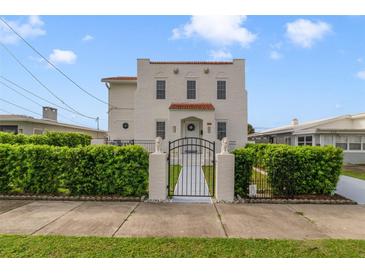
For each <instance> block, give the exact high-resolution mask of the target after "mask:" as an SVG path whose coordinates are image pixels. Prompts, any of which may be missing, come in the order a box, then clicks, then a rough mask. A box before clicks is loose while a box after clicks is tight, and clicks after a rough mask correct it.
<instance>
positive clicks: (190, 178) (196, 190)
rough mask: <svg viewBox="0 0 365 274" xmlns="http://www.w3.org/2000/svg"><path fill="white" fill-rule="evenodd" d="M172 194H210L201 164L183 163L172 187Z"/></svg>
mask: <svg viewBox="0 0 365 274" xmlns="http://www.w3.org/2000/svg"><path fill="white" fill-rule="evenodd" d="M174 195H175V196H179V195H183V196H212V193H209V188H208V184H207V181H206V179H205V176H204V172H203V169H202V167H201V165H189V164H188V165H184V166H183V167H182V169H181V171H180V174H179V179H178V181H177V184H176V186H175V189H174Z"/></svg>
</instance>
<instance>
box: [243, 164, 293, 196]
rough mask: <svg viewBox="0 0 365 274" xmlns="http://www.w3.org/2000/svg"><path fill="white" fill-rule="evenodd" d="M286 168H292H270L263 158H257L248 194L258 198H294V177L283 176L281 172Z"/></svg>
mask: <svg viewBox="0 0 365 274" xmlns="http://www.w3.org/2000/svg"><path fill="white" fill-rule="evenodd" d="M284 168H286V169H288V168H289V169H290V167H282V168H281V169H273V168H268V167H266V166H265V163H264V161H263V160H262V159H255V160H254V163H253V166H252V173H251V177H250V183H249V188H248V196H249V197H250V198H258V199H266V198H268V199H271V198H283V199H289V198H293V197H294V195H295V185H294V183H293V179H292V178H284V176H282V174H281V172H282V169H284ZM293 172H294V171H293Z"/></svg>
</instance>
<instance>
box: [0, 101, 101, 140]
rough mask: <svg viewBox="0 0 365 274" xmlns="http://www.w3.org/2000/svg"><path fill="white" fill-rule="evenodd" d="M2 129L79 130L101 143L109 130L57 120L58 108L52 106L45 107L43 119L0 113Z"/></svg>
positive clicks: (12, 130) (18, 130) (9, 130)
mask: <svg viewBox="0 0 365 274" xmlns="http://www.w3.org/2000/svg"><path fill="white" fill-rule="evenodd" d="M0 131H4V132H13V133H23V134H42V133H44V132H46V131H62V132H78V133H84V134H87V135H90V136H91V137H92V138H93V139H94V142H99V143H101V142H103V140H104V139H106V138H107V132H106V131H103V130H97V129H93V128H89V127H82V126H77V125H71V124H65V123H60V122H57V109H55V108H51V107H43V118H42V119H36V118H33V117H30V116H25V115H15V114H14V115H0ZM97 140H100V141H97Z"/></svg>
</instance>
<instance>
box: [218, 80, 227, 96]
mask: <svg viewBox="0 0 365 274" xmlns="http://www.w3.org/2000/svg"><path fill="white" fill-rule="evenodd" d="M217 99H221V100H225V99H226V81H222V80H219V81H217Z"/></svg>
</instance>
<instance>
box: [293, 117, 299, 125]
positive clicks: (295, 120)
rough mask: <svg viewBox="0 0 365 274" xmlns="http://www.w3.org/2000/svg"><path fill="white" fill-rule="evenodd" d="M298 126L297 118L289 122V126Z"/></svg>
mask: <svg viewBox="0 0 365 274" xmlns="http://www.w3.org/2000/svg"><path fill="white" fill-rule="evenodd" d="M298 124H299V121H298V119H297V118H294V119H293V120H291V125H292V126H297V125H298Z"/></svg>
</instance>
